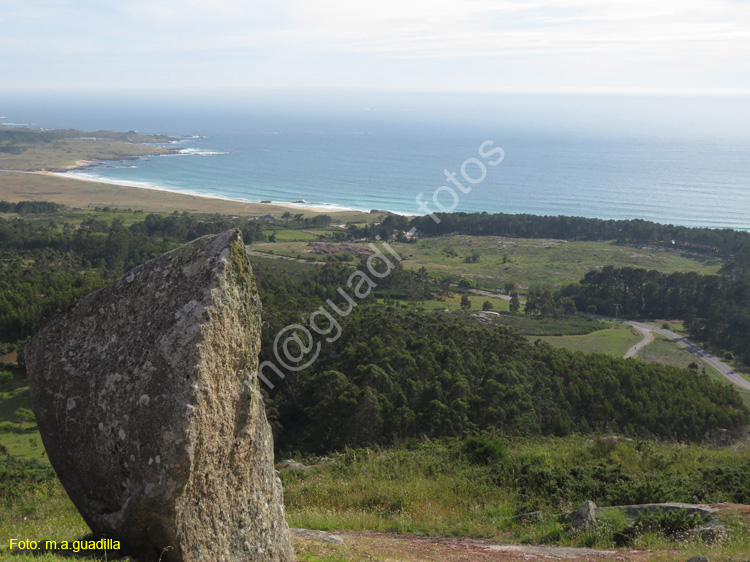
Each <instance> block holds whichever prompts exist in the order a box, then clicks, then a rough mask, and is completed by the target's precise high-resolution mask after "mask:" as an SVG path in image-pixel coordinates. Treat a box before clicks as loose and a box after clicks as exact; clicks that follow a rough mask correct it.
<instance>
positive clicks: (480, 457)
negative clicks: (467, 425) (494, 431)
mask: <svg viewBox="0 0 750 562" xmlns="http://www.w3.org/2000/svg"><path fill="white" fill-rule="evenodd" d="M461 452H462V453H463V454H464V455H465V456H466V458H467V459H468V460H469V462H471V463H473V464H493V463H496V462H499V461H502V460H505V459H506V458H507V456H508V451H507V450H506V448H505V445H504V444H503V443H502V441H500V440H499V439H494V438H492V437H489V436H486V435H478V436H473V437H469V438H467V439H466V441H464V444H463V447H462V450H461Z"/></svg>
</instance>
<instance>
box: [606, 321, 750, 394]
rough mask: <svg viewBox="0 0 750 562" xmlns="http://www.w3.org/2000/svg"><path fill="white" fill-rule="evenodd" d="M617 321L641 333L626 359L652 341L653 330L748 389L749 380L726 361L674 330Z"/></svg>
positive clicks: (731, 380)
mask: <svg viewBox="0 0 750 562" xmlns="http://www.w3.org/2000/svg"><path fill="white" fill-rule="evenodd" d="M610 320H615V319H614V318H610ZM617 321H618V322H624V323H625V324H627V325H628V326H632V327H633V328H635V329H636V330H638V331H639V332H640V333H641V334H642V335H643V339H642V340H641V341H639V342H638V343H637V344H635V345H634V346H633V347H631V348H630V349H628V352H627V353H626V354H625V358H626V359H627V358H629V357H635V356H636V355H637V354H638V352H639V351H640V350H641V349H643V348H644V347H646V346H647V345H648V344H650V343H651V342H652V341H654V332H656V333H657V334H659V335H661V336H664V337H665V338H667V339H669V340H672V341H673V342H675V343H676V344H677V345H679V346H680V347H682V348H685V349H686V350H687V351H689V352H690V353H692V354H693V355H696V356H698V357H699V358H700V359H702V360H703V361H705V362H706V363H708V364H709V365H710V366H711V367H713V368H714V369H716V370H717V371H719V373H721V374H722V375H723V376H724V378H725V379H727V380H728V381H729V382H731V383H732V384H735V385H737V386H739V387H740V388H744V389H745V390H750V382H748V381H747V380H746V379H745V378H743V377H742V375H740V374H739V373H738V372H737V371H735V370H734V369H733V368H732V367H730V366H729V365H727V364H726V363H724V362H723V361H721V360H720V359H719V358H717V357H716V356H714V355H713V354H711V353H709V352H708V351H706V350H705V349H703V348H701V347H699V346H697V345H695V344H694V343H692V342H691V341H689V340H688V339H686V338H683V337H682V336H681V335H679V334H675V333H674V332H672V331H670V330H665V329H664V328H659V327H657V326H651V325H650V324H644V323H642V322H634V321H631V320H617Z"/></svg>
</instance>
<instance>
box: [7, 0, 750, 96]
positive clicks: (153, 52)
mask: <svg viewBox="0 0 750 562" xmlns="http://www.w3.org/2000/svg"><path fill="white" fill-rule="evenodd" d="M0 45H2V47H3V50H4V53H5V56H4V57H3V58H2V59H0V70H2V71H3V72H4V73H5V75H6V76H10V77H13V78H15V79H16V80H21V79H30V77H32V76H34V74H35V71H34V69H35V68H36V69H37V71H36V74H38V71H39V69H43V70H44V71H45V72H48V73H50V75H54V73H55V72H59V73H60V75H61V76H64V71H63V69H65V68H68V69H69V68H73V67H74V68H75V69H76V72H80V73H83V74H86V73H88V74H89V75H90V78H91V80H95V79H96V78H97V77H101V79H110V80H114V78H115V77H116V78H117V80H118V81H122V80H127V79H128V77H129V76H130V79H132V80H133V82H137V81H141V80H143V79H145V78H144V77H151V76H153V77H157V78H159V79H165V80H169V81H173V82H178V81H179V82H181V83H182V84H189V83H190V82H191V81H192V82H195V83H198V82H204V81H205V80H206V79H207V78H209V77H210V78H211V79H212V80H215V81H221V82H223V83H233V82H234V83H237V84H242V83H246V82H243V81H252V83H270V84H279V85H284V84H288V83H291V82H292V81H297V82H299V83H304V84H310V85H311V86H315V85H321V84H323V81H324V80H325V83H326V84H327V85H329V86H336V85H338V86H340V87H343V88H346V87H357V88H367V87H368V79H370V80H371V82H372V83H371V87H373V88H376V87H378V88H387V87H395V88H399V87H412V88H418V87H420V84H421V85H422V86H423V87H425V88H438V89H440V88H444V86H441V84H443V83H445V79H444V75H445V74H446V73H449V72H450V73H453V74H457V75H458V76H459V77H460V79H461V80H460V81H461V82H462V83H464V84H467V85H468V86H467V87H471V85H473V87H475V88H478V89H481V88H487V89H492V88H498V87H503V86H507V84H509V83H512V84H513V85H514V87H523V86H524V85H526V86H527V87H529V88H532V87H533V88H541V87H547V88H552V89H555V88H557V89H564V88H568V87H584V86H585V87H589V88H617V87H621V88H624V87H637V88H664V87H668V86H669V84H673V85H674V86H675V87H680V88H701V87H705V86H707V85H710V86H712V87H718V88H750V3H747V2H736V1H731V0H713V1H705V0H683V1H676V0H662V1H660V2H654V1H653V0H608V1H606V2H602V1H601V0H559V1H554V2H553V1H551V0H530V1H523V0H430V1H425V0H416V1H415V0H379V1H377V2H375V1H373V0H347V1H345V2H341V1H340V0H278V1H268V0H110V1H106V0H105V1H102V0H100V1H99V2H94V1H92V0H81V1H76V2H73V1H65V0H37V1H35V2H34V3H33V4H32V3H30V2H28V0H27V1H24V2H21V1H19V0H0ZM44 51H47V52H48V53H52V56H51V57H50V58H48V59H44V57H43V53H44ZM66 57H68V58H69V59H70V60H69V61H68V63H67V65H66V64H59V65H58V67H59V68H60V70H59V71H57V70H55V69H54V68H51V66H50V64H49V63H50V61H51V60H54V61H58V62H59V61H60V60H61V59H65V58H66ZM74 59H75V60H74ZM488 67H491V68H493V69H495V70H496V73H495V74H496V75H495V76H494V77H493V75H490V74H488V73H487V71H486V68H488ZM250 77H251V78H250ZM368 77H372V78H368ZM707 81H710V83H709V84H707V83H706V82H707ZM455 82H457V81H454V83H455Z"/></svg>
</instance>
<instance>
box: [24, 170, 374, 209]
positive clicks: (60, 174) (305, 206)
mask: <svg viewBox="0 0 750 562" xmlns="http://www.w3.org/2000/svg"><path fill="white" fill-rule="evenodd" d="M82 162H83V163H82V164H81V165H80V166H71V167H70V168H69V169H68V170H66V171H64V172H56V171H46V170H45V171H39V172H29V173H32V174H40V175H45V176H54V177H58V178H63V179H66V180H75V181H85V182H92V183H98V184H106V185H116V186H118V187H124V188H131V189H148V190H151V191H159V192H163V193H170V194H175V195H186V196H189V197H200V198H202V199H209V200H219V201H231V202H232V203H240V204H247V205H259V206H264V207H265V206H275V207H284V208H289V209H295V210H307V211H314V212H316V213H337V212H360V213H365V212H366V211H360V210H358V209H350V208H342V207H328V206H326V205H312V204H307V203H297V204H295V203H280V202H277V201H272V202H271V203H260V202H258V201H244V200H242V199H232V198H231V197H220V196H218V195H206V194H202V193H189V192H184V191H177V190H174V189H168V188H165V187H158V186H155V185H153V186H152V185H133V184H131V183H127V182H125V181H122V182H118V181H117V180H108V179H99V178H87V177H82V176H73V175H71V173H74V172H75V171H77V170H80V169H86V168H90V167H92V164H93V165H95V164H96V163H97V162H98V161H82Z"/></svg>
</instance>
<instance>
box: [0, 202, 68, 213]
mask: <svg viewBox="0 0 750 562" xmlns="http://www.w3.org/2000/svg"><path fill="white" fill-rule="evenodd" d="M63 207H64V205H60V204H59V203H50V202H49V201H21V202H19V203H10V202H8V201H0V213H18V214H21V215H26V214H33V213H54V212H56V211H59V210H61V209H62V208H63Z"/></svg>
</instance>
